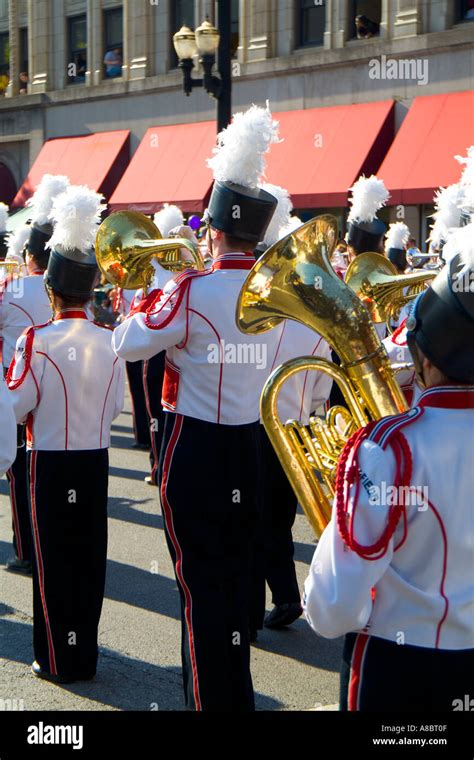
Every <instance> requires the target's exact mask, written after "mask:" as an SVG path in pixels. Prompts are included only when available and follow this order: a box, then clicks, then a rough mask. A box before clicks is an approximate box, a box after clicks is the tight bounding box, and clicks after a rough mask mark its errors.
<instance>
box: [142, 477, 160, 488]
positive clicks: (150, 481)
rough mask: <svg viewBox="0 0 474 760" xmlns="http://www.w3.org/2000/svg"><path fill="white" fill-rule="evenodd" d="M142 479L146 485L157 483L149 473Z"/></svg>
mask: <svg viewBox="0 0 474 760" xmlns="http://www.w3.org/2000/svg"><path fill="white" fill-rule="evenodd" d="M144 481H145V483H146V484H147V485H148V486H156V485H157V483H155V481H154V480H153V478H152V477H151V475H147V476H146V478H144Z"/></svg>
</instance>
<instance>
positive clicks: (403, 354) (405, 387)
mask: <svg viewBox="0 0 474 760" xmlns="http://www.w3.org/2000/svg"><path fill="white" fill-rule="evenodd" d="M406 321H407V318H406V317H405V318H404V320H403V321H402V322H401V323H400V326H399V327H397V329H396V330H395V331H394V332H393V333H392V334H391V335H389V336H388V337H387V338H385V340H384V341H383V344H384V346H385V350H386V351H387V354H388V358H389V359H390V365H391V366H392V367H394V366H395V367H396V365H397V364H411V365H413V359H412V357H411V354H410V351H409V348H408V345H407V330H406V326H405V325H406ZM395 377H396V380H397V383H398V384H399V386H400V388H401V389H402V391H403V393H404V395H405V398H406V400H407V402H408V404H410V405H414V404H415V402H416V400H417V399H418V397H419V395H420V393H421V390H420V387H419V385H418V383H417V382H416V374H415V370H414V368H413V366H412V367H410V368H407V369H400V371H399V372H397V373H396V375H395Z"/></svg>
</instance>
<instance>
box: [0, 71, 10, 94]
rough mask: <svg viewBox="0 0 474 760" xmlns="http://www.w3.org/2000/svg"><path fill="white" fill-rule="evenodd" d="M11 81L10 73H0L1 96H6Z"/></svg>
mask: <svg viewBox="0 0 474 760" xmlns="http://www.w3.org/2000/svg"><path fill="white" fill-rule="evenodd" d="M9 81H10V72H9V71H4V72H3V73H0V96H2V95H5V93H6V91H7V87H8V83H9Z"/></svg>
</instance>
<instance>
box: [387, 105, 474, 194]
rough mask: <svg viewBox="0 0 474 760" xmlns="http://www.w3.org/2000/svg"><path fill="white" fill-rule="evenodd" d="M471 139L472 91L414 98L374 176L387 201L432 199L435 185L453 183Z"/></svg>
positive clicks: (473, 117)
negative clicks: (382, 184) (387, 193)
mask: <svg viewBox="0 0 474 760" xmlns="http://www.w3.org/2000/svg"><path fill="white" fill-rule="evenodd" d="M473 143H474V92H452V93H449V94H447V95H426V96H424V97H420V98H415V100H414V101H413V104H412V106H411V108H410V110H409V111H408V114H407V115H406V117H405V120H404V121H403V123H402V125H401V127H400V129H399V131H398V133H397V136H396V137H395V140H394V141H393V144H392V147H391V148H390V150H389V152H388V154H387V156H386V158H385V160H384V162H383V164H382V166H381V167H380V170H379V172H378V176H379V177H380V178H381V179H383V180H384V182H385V184H386V186H387V188H388V189H389V190H390V193H391V198H390V200H389V204H390V205H396V204H405V205H417V204H419V203H429V204H431V203H432V202H433V196H434V192H435V190H437V189H438V187H440V186H441V187H446V186H447V185H451V184H453V182H457V181H458V180H459V177H460V176H461V171H462V167H461V166H460V164H459V163H458V162H457V161H456V160H455V159H454V156H455V155H462V156H465V155H466V148H468V147H469V146H470V145H472V144H473Z"/></svg>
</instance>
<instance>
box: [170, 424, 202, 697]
mask: <svg viewBox="0 0 474 760" xmlns="http://www.w3.org/2000/svg"><path fill="white" fill-rule="evenodd" d="M182 427H183V416H182V415H181V414H176V420H175V423H174V426H173V432H172V433H171V438H170V440H169V442H168V446H167V447H166V453H165V458H164V462H163V476H162V480H161V504H162V506H163V512H164V518H165V523H166V529H167V531H168V534H169V536H170V539H171V543H172V544H173V547H174V550H175V552H176V566H175V570H176V577H177V579H178V582H179V584H180V586H181V588H182V589H183V593H184V598H185V602H186V603H185V611H184V616H185V620H186V625H187V628H188V637H189V652H190V655H191V668H192V671H193V692H194V701H195V705H196V710H197V711H201V709H202V708H201V698H200V695H199V679H198V672H197V664H196V651H195V647H194V632H193V623H192V597H191V592H190V591H189V588H188V586H187V585H186V582H185V580H184V576H183V567H182V566H183V554H182V551H181V547H180V545H179V541H178V539H177V537H176V533H175V530H174V525H173V515H172V512H171V507H170V504H169V502H168V497H167V493H166V489H167V486H168V479H169V472H170V467H171V463H172V460H173V454H174V450H175V448H176V444H177V443H178V440H179V436H180V433H181V430H182Z"/></svg>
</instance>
